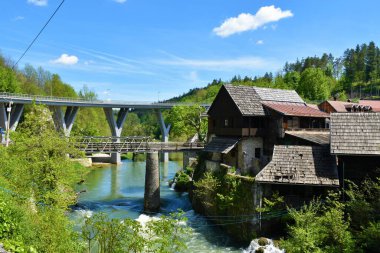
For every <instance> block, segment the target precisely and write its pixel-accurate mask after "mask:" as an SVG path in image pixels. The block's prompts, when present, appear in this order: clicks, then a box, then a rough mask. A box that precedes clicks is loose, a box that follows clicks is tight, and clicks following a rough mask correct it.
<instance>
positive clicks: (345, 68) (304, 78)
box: [170, 42, 380, 102]
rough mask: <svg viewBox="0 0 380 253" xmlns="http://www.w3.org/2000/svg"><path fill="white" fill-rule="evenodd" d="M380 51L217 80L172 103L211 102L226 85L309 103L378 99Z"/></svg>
mask: <svg viewBox="0 0 380 253" xmlns="http://www.w3.org/2000/svg"><path fill="white" fill-rule="evenodd" d="M379 81H380V50H379V47H378V46H376V45H375V43H374V42H370V43H369V44H362V45H357V46H356V47H355V48H351V49H346V50H345V51H344V54H343V55H342V56H340V57H334V56H333V55H332V54H328V53H325V54H323V55H322V56H320V57H319V56H313V57H306V58H302V59H301V60H299V59H297V60H296V61H295V62H294V63H288V62H287V63H285V64H284V67H283V70H282V71H280V72H278V73H266V74H265V75H264V76H255V77H249V76H246V77H241V76H234V77H233V78H232V79H231V80H227V81H222V80H220V79H219V80H218V79H215V80H213V81H212V82H211V83H210V84H209V85H207V87H205V88H196V89H192V90H190V91H189V92H187V93H185V94H183V95H181V96H178V97H175V98H173V99H171V100H170V101H182V102H190V101H194V102H211V101H212V100H213V99H214V97H215V95H216V93H217V92H218V90H219V88H220V86H221V85H222V84H224V83H231V84H234V85H250V86H259V87H271V88H279V89H294V90H296V91H297V92H298V93H299V94H300V95H301V96H302V97H303V98H304V99H305V100H306V101H315V102H318V101H322V100H325V99H328V98H331V97H336V98H338V99H340V100H346V99H347V98H352V99H358V98H376V97H379V95H380V82H379Z"/></svg>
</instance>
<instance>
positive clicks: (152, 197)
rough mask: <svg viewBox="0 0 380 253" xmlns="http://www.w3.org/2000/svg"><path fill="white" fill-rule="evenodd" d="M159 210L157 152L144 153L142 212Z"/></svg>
mask: <svg viewBox="0 0 380 253" xmlns="http://www.w3.org/2000/svg"><path fill="white" fill-rule="evenodd" d="M159 210H160V167H159V160H158V152H147V153H146V173H145V193H144V212H147V213H149V212H158V211H159Z"/></svg>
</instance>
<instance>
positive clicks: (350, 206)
mask: <svg viewBox="0 0 380 253" xmlns="http://www.w3.org/2000/svg"><path fill="white" fill-rule="evenodd" d="M347 186H348V187H347V190H346V191H345V193H346V195H347V197H348V200H347V202H346V211H347V213H348V214H349V215H350V217H351V227H352V228H353V229H354V230H361V227H363V226H364V227H365V226H367V225H368V224H369V223H370V222H376V221H378V220H380V214H379V212H378V210H379V209H380V178H377V179H376V180H370V179H366V180H365V181H363V182H362V183H361V185H360V186H357V185H355V184H354V183H353V182H348V183H347Z"/></svg>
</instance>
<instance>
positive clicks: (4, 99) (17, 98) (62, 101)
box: [0, 92, 209, 109]
mask: <svg viewBox="0 0 380 253" xmlns="http://www.w3.org/2000/svg"><path fill="white" fill-rule="evenodd" d="M11 101H12V102H13V103H15V104H31V103H32V102H33V101H34V102H35V103H36V104H44V105H48V106H76V107H101V108H134V109H170V108H172V107H173V106H176V105H184V106H190V105H192V103H160V102H136V101H135V102H133V101H129V102H128V101H116V100H113V101H107V100H86V99H81V98H65V97H49V96H37V95H25V94H15V93H7V92H0V103H9V102H11ZM202 106H204V107H208V106H209V105H206V104H205V105H202Z"/></svg>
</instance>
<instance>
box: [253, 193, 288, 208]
mask: <svg viewBox="0 0 380 253" xmlns="http://www.w3.org/2000/svg"><path fill="white" fill-rule="evenodd" d="M263 203H264V204H263V206H262V207H261V208H256V211H257V212H263V213H265V212H272V211H276V210H284V204H285V202H284V197H283V196H280V194H279V192H277V191H276V192H274V193H273V194H272V196H271V197H270V198H269V199H268V198H263Z"/></svg>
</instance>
